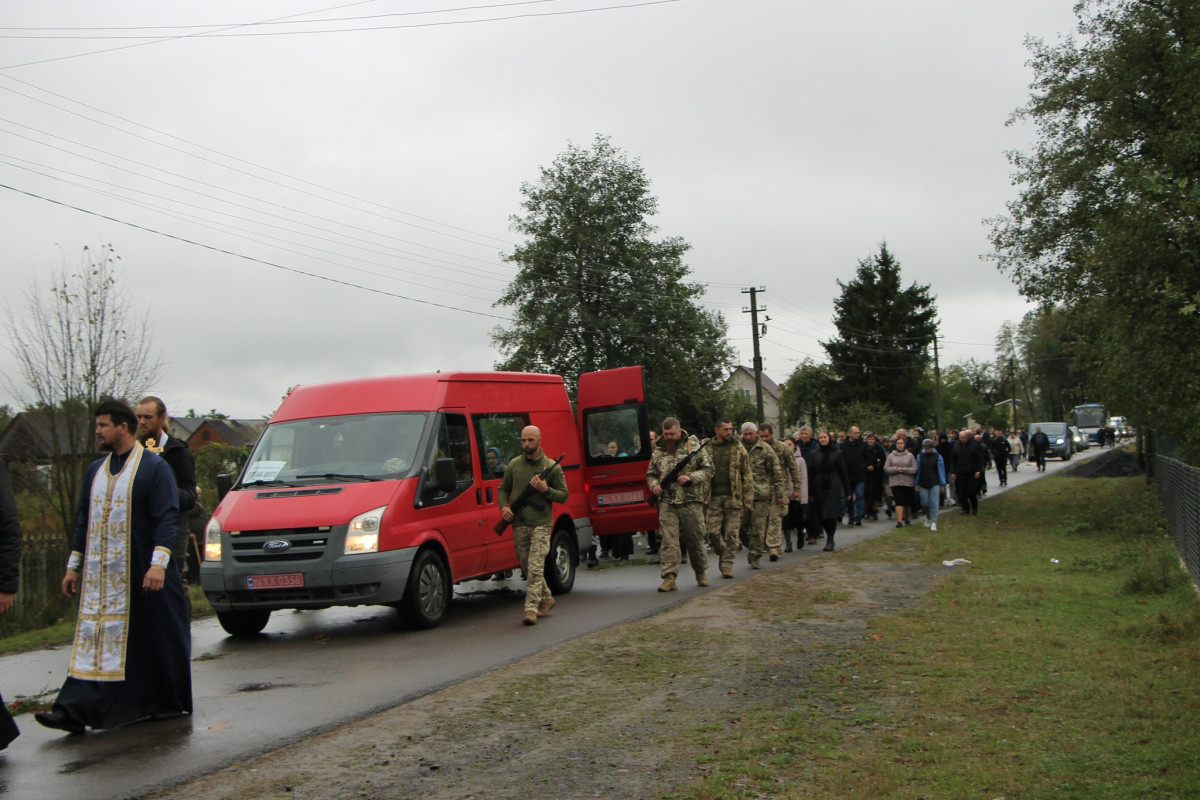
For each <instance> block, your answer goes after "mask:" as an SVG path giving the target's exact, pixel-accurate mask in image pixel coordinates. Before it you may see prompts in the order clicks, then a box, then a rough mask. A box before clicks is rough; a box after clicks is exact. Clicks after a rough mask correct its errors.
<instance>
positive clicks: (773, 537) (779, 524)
mask: <svg viewBox="0 0 1200 800" xmlns="http://www.w3.org/2000/svg"><path fill="white" fill-rule="evenodd" d="M786 511H787V506H786V505H784V504H783V503H776V502H774V501H772V502H771V514H770V517H769V519H768V520H767V552H768V553H770V554H771V555H773V556H778V555H780V554H782V553H783V515H784V512H786Z"/></svg>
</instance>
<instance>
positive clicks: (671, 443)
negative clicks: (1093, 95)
mask: <svg viewBox="0 0 1200 800" xmlns="http://www.w3.org/2000/svg"><path fill="white" fill-rule="evenodd" d="M697 450H698V451H699V452H696V451H697ZM693 452H695V453H696V455H695V456H694V457H693V458H692V459H691V460H690V461H688V463H687V466H686V467H684V471H683V473H682V474H681V475H680V476H679V477H678V478H677V479H676V480H674V481H672V482H671V484H670V485H664V484H663V481H664V479H666V478H667V476H668V475H669V474H670V472H671V471H672V470H673V469H675V466H676V465H677V464H679V462H681V461H683V459H685V458H687V457H688V456H689V455H691V454H692V453H693ZM712 475H713V465H712V461H710V460H709V458H708V453H706V452H705V451H704V450H702V449H700V443H699V442H697V441H694V440H692V439H690V438H689V437H688V435H687V432H686V431H684V430H683V429H682V428H681V427H679V420H677V419H675V418H674V417H667V418H666V419H664V420H663V424H662V436H660V437H659V439H658V444H657V445H656V446H655V448H654V452H653V453H652V454H651V456H650V465H649V466H648V467H647V468H646V484H647V485H648V486H649V487H650V491H651V492H652V493H653V494H654V495H655V496H656V497H658V498H659V503H658V540H659V541H658V553H659V556H660V558H661V567H660V572H661V575H662V585H661V586H659V587H658V590H659V591H660V592H673V591H675V588H676V587H675V576H676V575H677V574H678V572H679V561H680V553H679V549H680V546H681V545H682V546H683V547H685V548H687V554H688V558H689V559H691V563H692V569H693V570H695V572H696V583H697V584H699V585H700V586H708V575H707V574H706V573H707V572H708V554H707V553H706V552H705V550H704V497H705V494H706V492H707V490H708V482H709V481H710V480H712Z"/></svg>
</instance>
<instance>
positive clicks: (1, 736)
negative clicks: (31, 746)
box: [0, 697, 21, 750]
mask: <svg viewBox="0 0 1200 800" xmlns="http://www.w3.org/2000/svg"><path fill="white" fill-rule="evenodd" d="M20 735H21V732H20V731H19V730H17V723H15V722H13V718H12V714H10V713H8V706H6V705H5V704H4V698H3V697H0V750H3V749H4V748H5V747H8V745H9V744H10V743H11V742H12V740H13V739H15V738H17V737H18V736H20Z"/></svg>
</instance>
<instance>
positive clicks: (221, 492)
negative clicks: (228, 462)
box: [217, 475, 233, 503]
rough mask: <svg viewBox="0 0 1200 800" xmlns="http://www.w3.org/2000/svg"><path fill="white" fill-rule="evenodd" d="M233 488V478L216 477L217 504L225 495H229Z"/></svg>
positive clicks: (225, 476)
mask: <svg viewBox="0 0 1200 800" xmlns="http://www.w3.org/2000/svg"><path fill="white" fill-rule="evenodd" d="M232 486H233V476H231V475H218V476H217V502H218V503H219V502H221V501H222V500H224V499H225V495H227V494H229V490H230V488H231V487H232Z"/></svg>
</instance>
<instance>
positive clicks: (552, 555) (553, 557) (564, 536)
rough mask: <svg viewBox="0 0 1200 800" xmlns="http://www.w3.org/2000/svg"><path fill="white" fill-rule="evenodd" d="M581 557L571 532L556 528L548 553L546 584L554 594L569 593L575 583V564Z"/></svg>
mask: <svg viewBox="0 0 1200 800" xmlns="http://www.w3.org/2000/svg"><path fill="white" fill-rule="evenodd" d="M578 563H579V557H578V556H577V555H576V554H575V548H574V547H573V546H572V542H571V534H570V533H569V532H568V531H567V530H566V529H565V528H555V529H554V533H553V534H552V535H551V536H550V552H549V553H547V554H546V568H545V576H546V585H547V586H549V587H550V593H551V594H554V595H559V594H567V593H568V592H570V591H571V588H572V587H573V586H574V585H575V565H576V564H578Z"/></svg>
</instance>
